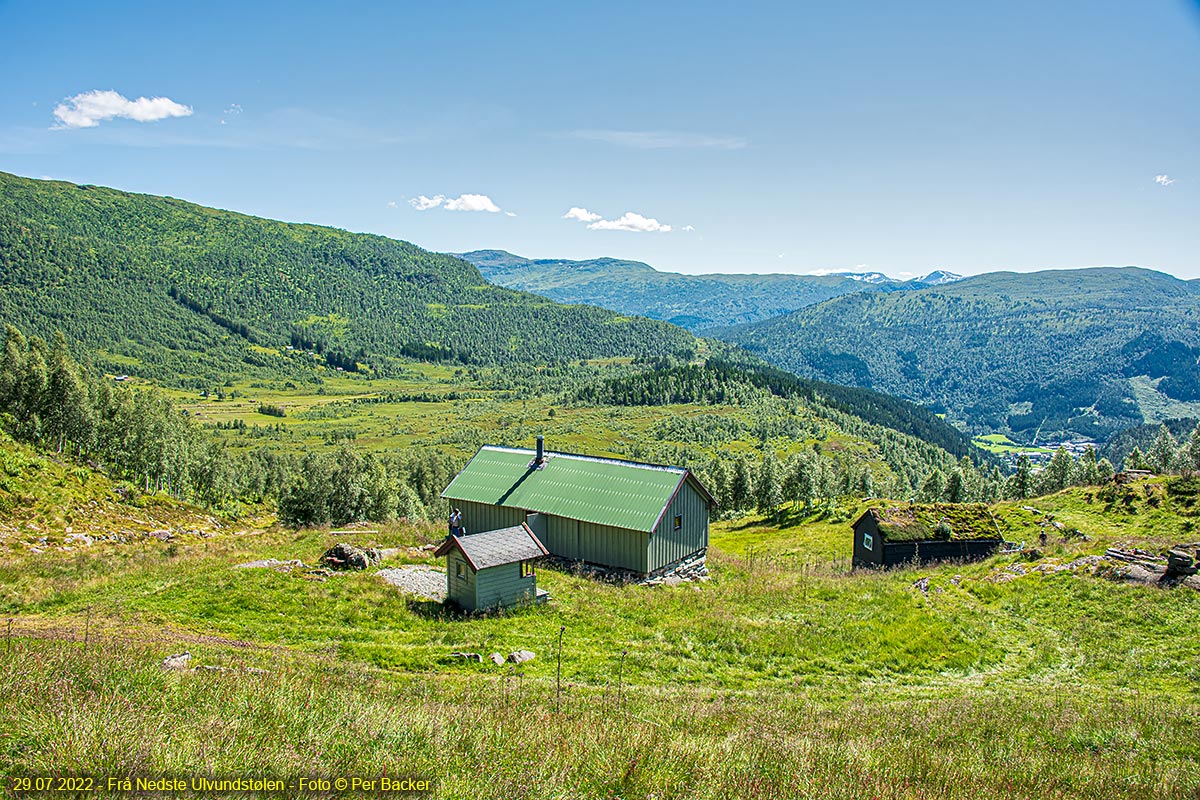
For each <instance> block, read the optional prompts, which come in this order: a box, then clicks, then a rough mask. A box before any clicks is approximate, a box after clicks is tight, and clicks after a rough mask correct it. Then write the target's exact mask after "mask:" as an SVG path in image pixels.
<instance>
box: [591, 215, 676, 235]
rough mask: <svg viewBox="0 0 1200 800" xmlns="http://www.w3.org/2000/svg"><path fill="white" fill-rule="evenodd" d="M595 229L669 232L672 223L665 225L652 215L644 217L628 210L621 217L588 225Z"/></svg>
mask: <svg viewBox="0 0 1200 800" xmlns="http://www.w3.org/2000/svg"><path fill="white" fill-rule="evenodd" d="M588 230H593V231H631V232H633V233H668V232H670V230H671V226H670V225H664V224H662V223H661V222H659V221H658V220H656V219H654V218H652V217H643V216H642V215H641V214H636V213H634V212H632V211H626V212H625V213H624V214H622V215H621V217H620V218H619V219H611V220H610V219H602V220H597V221H596V222H593V223H591V224H590V225H588Z"/></svg>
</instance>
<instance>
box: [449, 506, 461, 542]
mask: <svg viewBox="0 0 1200 800" xmlns="http://www.w3.org/2000/svg"><path fill="white" fill-rule="evenodd" d="M462 533H463V529H462V512H461V511H459V510H458V509H457V508H453V509H451V510H450V535H451V536H462Z"/></svg>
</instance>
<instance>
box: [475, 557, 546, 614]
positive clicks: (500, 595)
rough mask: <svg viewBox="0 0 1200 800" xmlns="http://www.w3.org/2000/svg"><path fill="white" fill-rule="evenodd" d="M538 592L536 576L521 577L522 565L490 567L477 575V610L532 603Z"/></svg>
mask: <svg viewBox="0 0 1200 800" xmlns="http://www.w3.org/2000/svg"><path fill="white" fill-rule="evenodd" d="M536 591H537V587H536V584H535V578H534V576H532V575H530V576H529V577H528V578H522V577H521V565H520V563H516V564H501V565H499V566H496V567H488V568H487V569H481V570H479V572H478V573H476V575H475V602H476V608H480V609H482V608H495V607H496V606H514V605H517V604H518V603H521V602H530V603H532V602H533V599H534V594H535V593H536Z"/></svg>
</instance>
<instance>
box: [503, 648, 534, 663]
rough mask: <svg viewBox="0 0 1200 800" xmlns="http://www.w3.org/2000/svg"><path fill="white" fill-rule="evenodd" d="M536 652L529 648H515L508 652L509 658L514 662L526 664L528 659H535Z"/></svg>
mask: <svg viewBox="0 0 1200 800" xmlns="http://www.w3.org/2000/svg"><path fill="white" fill-rule="evenodd" d="M534 658H535V656H534V654H533V653H532V652H531V651H529V650H515V651H513V652H511V653H509V654H508V660H509V661H511V662H512V663H514V664H524V663H525V662H526V661H533V659H534Z"/></svg>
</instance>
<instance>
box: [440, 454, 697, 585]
mask: <svg viewBox="0 0 1200 800" xmlns="http://www.w3.org/2000/svg"><path fill="white" fill-rule="evenodd" d="M442 497H444V498H445V499H447V500H449V501H450V504H451V505H453V506H455V507H457V508H459V509H460V510H461V511H462V515H463V525H464V527H465V528H466V529H467V531H468V532H470V531H474V530H489V529H493V528H500V527H505V526H510V525H520V524H521V523H525V524H527V525H528V526H529V528H530V529H531V530H532V531H533V532H534V533H535V534H537V536H538V537H539V538H540V539H541V541H543V542H545V543H546V548H547V549H548V550H549V551H550V553H551V555H554V556H557V557H559V558H562V559H565V560H568V561H582V562H586V563H589V564H594V565H599V566H601V567H606V568H609V569H611V570H617V571H621V572H624V573H633V574H636V575H642V576H646V575H660V574H665V573H668V572H671V571H678V570H682V569H687V568H692V567H695V566H697V565H703V564H704V559H705V555H706V552H707V550H708V517H709V511H710V509H711V508H712V506H713V499H712V495H710V494H709V493H708V490H707V489H705V488H704V486H703V485H701V483H700V481H698V480H697V479H696V476H694V475H693V474H692V473H691V472H690V471H689V470H687V469H684V468H682V467H668V466H659V465H654V464H640V463H637V462H633V461H621V460H618V459H612V458H596V457H592V456H581V455H574V454H570V453H551V452H548V451H546V450H545V449H544V445H543V441H542V437H540V436H539V437H538V438H537V449H536V450H520V449H516V448H510V447H493V446H485V447H481V448H480V449H479V452H477V453H476V454H475V456H474V458H472V459H471V461H470V462H469V463H468V464H467V465H466V466H465V467H463V470H462V471H461V472H460V473H458V475H457V476H455V478H454V480H453V481H451V483H450V485H449V486H447V487H446V489H445V491H443V492H442Z"/></svg>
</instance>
